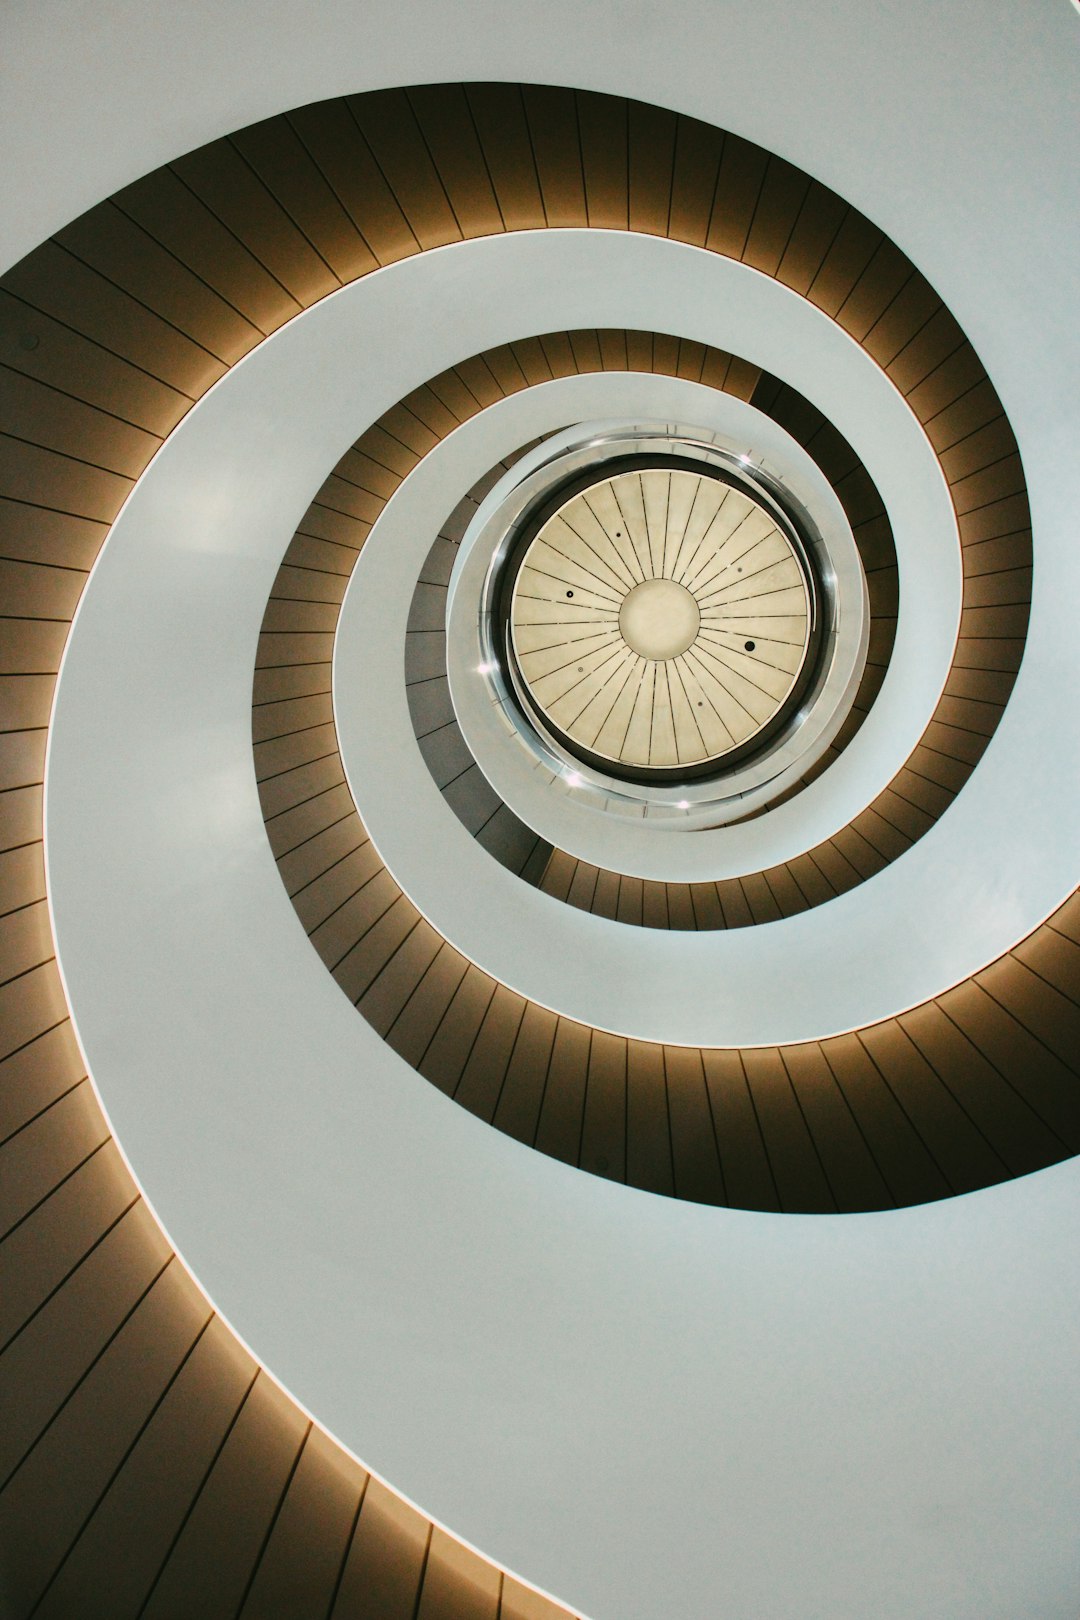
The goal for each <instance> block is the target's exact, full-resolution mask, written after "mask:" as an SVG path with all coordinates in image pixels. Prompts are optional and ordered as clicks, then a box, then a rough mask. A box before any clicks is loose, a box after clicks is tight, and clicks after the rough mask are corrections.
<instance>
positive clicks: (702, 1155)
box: [664, 1046, 728, 1204]
mask: <svg viewBox="0 0 1080 1620" xmlns="http://www.w3.org/2000/svg"><path fill="white" fill-rule="evenodd" d="M664 1070H665V1073H666V1076H667V1102H668V1116H669V1119H670V1122H671V1152H672V1159H673V1163H674V1174H675V1194H676V1196H677V1197H678V1198H689V1199H691V1200H692V1201H693V1202H694V1203H700V1204H723V1203H726V1202H727V1201H728V1200H727V1194H726V1190H725V1186H724V1178H723V1174H722V1171H721V1165H720V1157H719V1154H718V1152H717V1142H716V1135H715V1128H714V1123H713V1114H712V1110H711V1107H710V1101H709V1089H708V1087H707V1086H706V1083H705V1074H704V1070H703V1067H702V1054H701V1053H700V1052H699V1051H697V1050H696V1049H695V1048H693V1047H683V1046H665V1047H664Z"/></svg>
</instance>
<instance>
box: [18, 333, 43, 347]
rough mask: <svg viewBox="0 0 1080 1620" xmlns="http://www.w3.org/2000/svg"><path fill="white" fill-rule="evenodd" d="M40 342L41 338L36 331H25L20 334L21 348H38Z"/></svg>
mask: <svg viewBox="0 0 1080 1620" xmlns="http://www.w3.org/2000/svg"><path fill="white" fill-rule="evenodd" d="M40 342H41V339H40V338H39V337H38V335H37V333H36V332H23V333H21V334H20V336H19V348H20V349H27V350H30V349H36V348H37V346H38V344H39V343H40Z"/></svg>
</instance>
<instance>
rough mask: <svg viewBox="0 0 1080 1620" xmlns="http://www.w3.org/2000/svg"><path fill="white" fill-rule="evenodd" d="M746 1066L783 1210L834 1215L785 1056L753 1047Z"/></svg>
mask: <svg viewBox="0 0 1080 1620" xmlns="http://www.w3.org/2000/svg"><path fill="white" fill-rule="evenodd" d="M742 1064H743V1072H744V1073H745V1075H746V1083H747V1085H748V1087H749V1089H750V1093H751V1096H752V1098H753V1101H754V1109H755V1112H756V1115H757V1119H758V1124H759V1127H760V1129H761V1133H762V1136H763V1138H764V1141H765V1144H766V1148H767V1151H768V1156H769V1165H770V1168H771V1170H772V1174H773V1179H774V1181H775V1183H776V1188H777V1192H778V1194H779V1197H780V1206H781V1208H782V1209H797V1210H799V1211H801V1212H804V1213H807V1212H809V1213H813V1214H831V1213H832V1212H833V1211H834V1210H835V1209H836V1201H835V1198H834V1196H833V1192H832V1188H831V1187H830V1185H829V1181H828V1178H827V1176H826V1174H825V1171H824V1167H823V1165H822V1162H821V1156H820V1154H819V1152H818V1149H817V1144H816V1141H815V1139H814V1137H813V1136H812V1135H811V1133H810V1130H809V1127H808V1124H807V1120H806V1116H805V1115H804V1113H803V1110H802V1107H801V1105H800V1102H799V1097H798V1094H797V1093H796V1091H795V1090H794V1088H793V1086H792V1084H791V1080H790V1078H789V1075H788V1071H787V1069H786V1067H785V1065H784V1061H783V1058H782V1056H781V1054H780V1052H779V1051H778V1050H777V1049H776V1048H775V1047H772V1048H769V1047H762V1048H752V1049H749V1050H747V1051H744V1052H743V1053H742Z"/></svg>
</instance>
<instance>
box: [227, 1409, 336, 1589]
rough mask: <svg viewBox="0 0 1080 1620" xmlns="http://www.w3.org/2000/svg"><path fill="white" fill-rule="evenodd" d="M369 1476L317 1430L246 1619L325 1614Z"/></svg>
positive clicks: (262, 1564) (292, 1481) (269, 1545)
mask: <svg viewBox="0 0 1080 1620" xmlns="http://www.w3.org/2000/svg"><path fill="white" fill-rule="evenodd" d="M366 1480H367V1476H366V1475H365V1474H364V1473H362V1471H361V1470H360V1469H359V1468H357V1466H356V1464H355V1463H354V1462H353V1460H352V1459H351V1458H350V1457H348V1456H346V1454H345V1453H344V1452H343V1451H342V1450H341V1448H340V1446H338V1445H337V1444H336V1443H335V1442H334V1441H333V1440H331V1439H330V1437H329V1435H327V1434H325V1433H324V1432H323V1430H321V1429H318V1428H313V1429H312V1430H311V1432H310V1434H309V1435H308V1437H307V1440H306V1442H305V1444H304V1448H303V1451H302V1452H301V1454H300V1460H299V1462H298V1463H297V1465H296V1472H295V1473H294V1474H293V1476H292V1478H291V1479H290V1481H289V1484H288V1488H287V1490H286V1492H285V1497H284V1500H283V1501H282V1503H281V1509H280V1512H279V1513H278V1516H277V1518H276V1519H275V1521H274V1526H273V1529H272V1531H271V1533H270V1538H269V1540H268V1542H267V1543H266V1547H265V1549H264V1551H263V1554H262V1557H261V1558H260V1560H259V1564H258V1568H257V1570H256V1572H255V1579H254V1581H253V1582H252V1585H251V1587H250V1589H249V1591H248V1593H247V1597H246V1599H245V1600H244V1604H243V1607H242V1609H241V1610H240V1615H241V1617H242V1620H279V1617H280V1616H284V1615H288V1616H289V1617H290V1620H325V1616H326V1615H327V1613H328V1612H329V1607H330V1603H331V1601H332V1598H333V1595H334V1590H335V1587H336V1585H337V1580H338V1576H339V1573H340V1572H341V1568H342V1565H343V1562H344V1558H345V1553H346V1550H347V1547H348V1542H349V1539H350V1537H351V1535H352V1531H353V1525H354V1523H355V1521H356V1512H357V1509H358V1508H359V1506H360V1498H361V1493H362V1491H363V1489H364V1486H365V1484H366Z"/></svg>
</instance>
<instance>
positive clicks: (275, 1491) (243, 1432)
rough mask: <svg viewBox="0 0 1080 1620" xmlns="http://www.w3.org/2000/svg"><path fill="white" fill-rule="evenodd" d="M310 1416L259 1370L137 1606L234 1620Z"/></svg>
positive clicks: (153, 1617) (158, 1616) (152, 1617)
mask: <svg viewBox="0 0 1080 1620" xmlns="http://www.w3.org/2000/svg"><path fill="white" fill-rule="evenodd" d="M307 1429H308V1419H307V1418H305V1416H304V1414H303V1413H302V1412H301V1411H300V1409H299V1408H298V1407H297V1406H295V1405H294V1404H293V1402H292V1401H291V1400H290V1399H289V1397H288V1396H287V1395H285V1394H284V1393H283V1392H282V1391H281V1390H280V1389H278V1387H277V1386H276V1385H275V1384H274V1383H273V1382H272V1381H271V1380H270V1379H269V1378H268V1377H267V1376H266V1374H265V1373H260V1374H259V1376H258V1377H257V1378H256V1379H255V1381H254V1383H253V1384H252V1386H251V1390H250V1393H249V1394H248V1396H247V1399H246V1400H245V1401H244V1404H243V1406H242V1407H241V1409H240V1411H239V1413H238V1415H237V1417H236V1420H235V1422H234V1423H233V1424H232V1426H231V1427H230V1429H229V1431H228V1434H227V1436H226V1438H225V1442H224V1444H223V1446H222V1447H221V1450H220V1451H219V1452H218V1454H217V1456H216V1457H215V1458H214V1460H213V1464H212V1467H211V1468H210V1471H209V1473H208V1475H207V1476H206V1479H205V1481H204V1482H203V1484H202V1487H201V1489H200V1490H199V1493H198V1495H197V1497H196V1498H195V1500H194V1502H193V1504H192V1507H191V1511H190V1513H189V1514H188V1516H187V1518H186V1519H185V1521H184V1524H183V1528H182V1529H181V1531H180V1534H179V1536H178V1538H177V1540H176V1541H175V1543H174V1545H173V1546H172V1548H171V1549H170V1551H169V1554H168V1557H167V1559H166V1562H165V1564H164V1567H163V1568H162V1571H161V1573H160V1575H159V1576H158V1578H157V1580H156V1582H155V1584H154V1587H153V1590H152V1592H151V1593H150V1597H149V1600H148V1601H147V1603H146V1605H145V1607H144V1609H143V1613H144V1615H146V1617H147V1620H164V1617H165V1616H171V1615H175V1614H176V1613H177V1612H179V1611H181V1610H183V1609H184V1608H186V1609H188V1610H189V1611H190V1610H194V1611H195V1612H196V1613H197V1614H199V1615H205V1616H206V1620H226V1617H228V1620H233V1617H234V1616H235V1615H236V1614H237V1613H238V1612H239V1611H240V1608H241V1604H242V1602H243V1600H244V1597H245V1595H246V1592H247V1590H248V1584H249V1582H250V1581H251V1580H252V1578H253V1576H254V1574H255V1571H256V1569H257V1565H258V1561H259V1558H260V1556H261V1554H262V1551H263V1548H264V1546H265V1544H266V1540H267V1537H268V1535H269V1534H270V1533H271V1532H272V1529H273V1526H274V1523H275V1520H276V1515H277V1512H278V1509H279V1507H280V1506H281V1504H282V1502H283V1499H284V1496H285V1493H286V1490H287V1488H288V1485H289V1482H290V1480H291V1478H292V1474H293V1470H294V1468H295V1466H296V1464H297V1461H298V1457H299V1453H300V1450H301V1447H302V1445H303V1441H304V1437H305V1435H306V1433H307Z"/></svg>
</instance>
